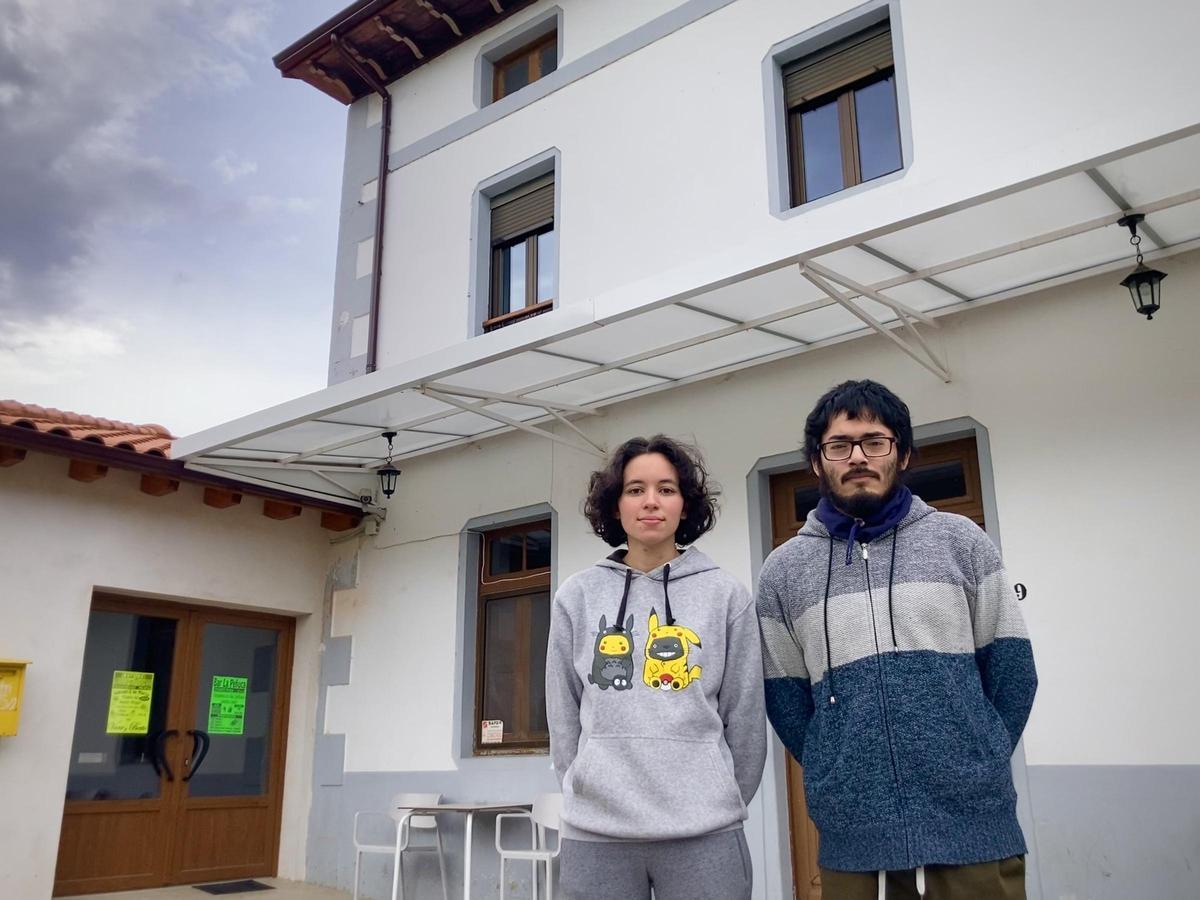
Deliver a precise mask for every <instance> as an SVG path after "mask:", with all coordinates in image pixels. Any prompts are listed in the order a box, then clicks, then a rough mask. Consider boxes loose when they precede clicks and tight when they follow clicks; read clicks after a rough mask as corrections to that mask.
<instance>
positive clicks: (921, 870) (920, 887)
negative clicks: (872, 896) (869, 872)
mask: <svg viewBox="0 0 1200 900" xmlns="http://www.w3.org/2000/svg"><path fill="white" fill-rule="evenodd" d="M917 896H918V897H924V896H925V867H924V866H917ZM879 900H887V870H886V869H880V870H879Z"/></svg>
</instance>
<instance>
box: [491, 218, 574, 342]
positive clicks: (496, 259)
mask: <svg viewBox="0 0 1200 900" xmlns="http://www.w3.org/2000/svg"><path fill="white" fill-rule="evenodd" d="M554 225H555V223H554V222H550V223H548V224H546V225H543V226H541V227H540V228H538V229H536V230H534V231H530V232H529V233H527V234H524V235H521V236H520V237H516V238H512V239H510V240H506V241H501V242H498V243H496V244H494V245H493V246H492V259H491V267H492V270H491V279H490V282H491V287H490V289H489V292H490V296H489V297H488V318H486V319H484V320H483V330H484V331H485V332H486V331H492V330H494V329H496V328H502V327H504V326H505V325H511V324H512V323H513V322H516V321H519V320H520V319H526V318H529V317H530V316H536V315H538V314H539V313H544V312H549V311H550V310H551V309H553V308H554V301H555V299H556V298H554V297H551V298H550V299H548V300H542V301H539V300H538V298H537V292H538V243H539V242H538V238H539V237H541V236H542V235H543V234H548V233H549V232H551V231H553V230H554ZM519 244H524V245H525V305H524V306H523V307H522V308H521V309H515V310H510V311H509V312H506V313H501V312H500V311H499V308H500V296H501V292H502V290H503V286H504V285H503V279H504V272H503V268H504V267H503V266H502V265H501V261H502V260H503V254H504V251H505V250H507V249H508V248H509V247H515V246H517V245H519ZM555 287H557V285H555ZM555 293H558V292H557V291H555Z"/></svg>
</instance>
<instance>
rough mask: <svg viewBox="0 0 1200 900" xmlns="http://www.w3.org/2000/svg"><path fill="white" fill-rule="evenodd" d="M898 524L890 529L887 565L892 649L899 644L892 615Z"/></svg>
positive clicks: (898, 647) (897, 648) (896, 647)
mask: <svg viewBox="0 0 1200 900" xmlns="http://www.w3.org/2000/svg"><path fill="white" fill-rule="evenodd" d="M899 527H900V526H898V525H897V526H896V528H893V529H892V564H891V565H890V566H888V624H889V625H891V626H892V649H893V650H899V649H900V645H899V644H898V643H897V642H896V619H895V617H893V616H892V586H893V585H894V584H895V583H896V544H898V543H899V541H898V540H897V538H898V537H899V535H897V534H896V531H897V529H898V528H899Z"/></svg>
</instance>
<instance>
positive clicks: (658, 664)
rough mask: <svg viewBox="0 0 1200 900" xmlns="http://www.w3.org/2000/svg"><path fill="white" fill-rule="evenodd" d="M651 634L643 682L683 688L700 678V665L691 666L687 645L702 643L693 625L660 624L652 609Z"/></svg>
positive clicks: (666, 688)
mask: <svg viewBox="0 0 1200 900" xmlns="http://www.w3.org/2000/svg"><path fill="white" fill-rule="evenodd" d="M649 628H650V636H649V637H648V638H646V666H645V668H644V669H643V670H642V681H644V682H646V684H647V685H648V686H649V687H652V688H654V689H655V690H661V691H681V690H683V689H684V688H685V687H687V686H688V685H689V684H691V683H692V682H693V681H695V680H696V679H697V678H699V677H700V671H701V667H700V666H689V665H688V647H689V646H696V647H699V646H700V636H699V635H698V634H696V632H694V631H692V629H690V628H683V627H681V626H679V625H672V624H663V625H660V624H658V614H657V613H655V612H654V610H653V609H652V610H650V622H649Z"/></svg>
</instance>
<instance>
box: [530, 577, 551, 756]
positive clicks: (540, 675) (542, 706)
mask: <svg viewBox="0 0 1200 900" xmlns="http://www.w3.org/2000/svg"><path fill="white" fill-rule="evenodd" d="M531 602H532V607H531V609H530V619H531V622H532V626H533V627H532V628H530V631H531V632H532V633H531V635H530V650H529V730H530V732H531V733H533V734H546V733H548V732H549V730H550V728H549V726H548V725H547V723H546V645H547V643H549V641H550V595H549V594H542V595H540V596H537V597H534V598H532V601H531Z"/></svg>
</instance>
